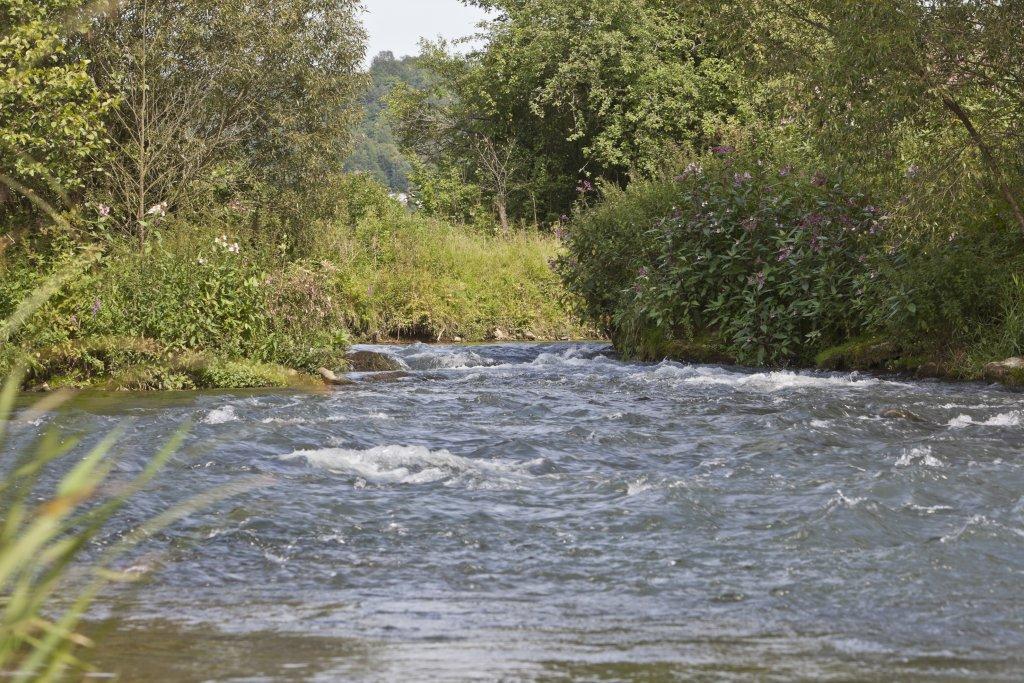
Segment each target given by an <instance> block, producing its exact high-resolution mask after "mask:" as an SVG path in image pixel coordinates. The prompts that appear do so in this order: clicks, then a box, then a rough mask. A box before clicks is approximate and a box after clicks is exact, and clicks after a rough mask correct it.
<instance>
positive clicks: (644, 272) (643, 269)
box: [636, 266, 648, 277]
mask: <svg viewBox="0 0 1024 683" xmlns="http://www.w3.org/2000/svg"><path fill="white" fill-rule="evenodd" d="M636 274H637V276H639V277H647V275H648V271H647V266H640V270H638V271H637V273H636Z"/></svg>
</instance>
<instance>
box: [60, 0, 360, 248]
mask: <svg viewBox="0 0 1024 683" xmlns="http://www.w3.org/2000/svg"><path fill="white" fill-rule="evenodd" d="M358 8H359V4H358V2H357V1H356V0H260V1H259V2H255V3H253V2H241V1H235V0H229V1H227V2H224V1H219V0H218V1H216V2H214V1H212V0H181V1H177V2H164V3H152V2H146V0H139V1H130V2H121V3H115V5H114V6H113V7H112V9H111V11H109V12H107V13H105V14H104V15H103V16H102V17H101V18H100V19H98V20H97V21H96V22H95V25H94V26H93V28H92V30H91V31H90V32H89V34H88V37H87V39H86V40H83V41H81V43H80V45H79V46H78V49H79V52H80V53H81V54H82V55H83V56H86V57H88V58H89V59H90V60H91V64H90V70H91V72H92V73H93V74H94V76H95V78H96V79H97V81H98V82H99V83H101V85H103V87H105V88H106V89H109V90H111V91H114V92H118V93H121V94H122V97H121V100H120V103H119V105H118V107H117V108H116V110H115V111H114V112H113V113H112V114H111V116H110V117H109V124H110V125H109V127H110V131H111V136H112V138H113V146H112V154H113V156H112V159H111V161H110V163H109V164H107V165H106V166H105V168H104V173H103V175H102V176H101V177H98V178H97V179H96V183H95V187H94V193H95V194H96V196H97V198H98V200H100V201H102V202H103V203H104V204H106V205H109V206H110V207H112V209H113V210H112V213H111V223H112V224H114V225H117V226H118V227H120V228H121V230H122V231H123V232H125V233H127V234H129V235H133V236H136V237H138V238H139V239H140V240H141V241H144V238H145V236H146V233H147V232H148V230H147V229H146V228H147V226H145V225H144V223H145V221H146V220H147V218H146V217H147V213H148V212H149V210H150V208H151V207H155V206H161V207H163V208H164V209H166V210H168V211H170V212H171V213H172V214H173V215H176V216H177V217H179V218H182V219H188V218H189V217H194V216H195V215H202V214H205V213H206V212H207V211H209V210H210V207H211V205H213V206H216V205H228V204H230V205H234V206H236V207H238V210H239V211H240V212H244V213H246V214H247V215H249V217H250V219H251V220H252V221H253V222H255V223H260V224H269V225H271V227H273V228H274V229H277V230H281V231H287V232H290V233H292V234H297V233H299V232H302V231H304V230H306V229H307V228H308V227H309V226H310V225H311V224H312V223H313V222H314V221H315V220H317V219H325V218H330V217H332V216H333V210H334V200H335V199H336V195H335V194H334V192H333V190H334V188H335V184H336V182H337V180H338V177H339V176H340V175H341V172H342V165H343V160H344V158H345V156H346V155H347V153H348V151H349V148H350V143H351V140H352V128H353V126H354V125H355V123H356V122H357V120H358V117H359V109H358V103H357V98H358V96H359V94H360V93H361V90H362V87H363V85H364V82H365V78H364V76H363V75H362V74H361V73H359V72H358V66H359V63H360V62H361V61H362V57H363V50H364V40H365V33H364V31H363V28H362V26H361V24H360V23H359V21H358V18H357V14H358Z"/></svg>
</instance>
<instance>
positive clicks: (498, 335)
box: [491, 327, 508, 341]
mask: <svg viewBox="0 0 1024 683" xmlns="http://www.w3.org/2000/svg"><path fill="white" fill-rule="evenodd" d="M491 339H493V340H494V341H505V340H506V339H508V333H507V332H506V331H505V330H503V329H501V328H500V327H495V328H494V329H493V330H491Z"/></svg>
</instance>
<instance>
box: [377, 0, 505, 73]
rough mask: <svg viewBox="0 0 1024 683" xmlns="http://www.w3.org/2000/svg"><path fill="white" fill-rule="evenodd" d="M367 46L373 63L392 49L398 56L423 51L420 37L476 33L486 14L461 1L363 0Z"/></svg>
mask: <svg viewBox="0 0 1024 683" xmlns="http://www.w3.org/2000/svg"><path fill="white" fill-rule="evenodd" d="M363 4H364V5H365V6H366V9H367V11H366V13H365V14H364V15H363V20H364V21H365V22H366V31H367V33H369V36H370V40H369V44H368V45H367V49H366V59H367V62H369V61H370V60H371V59H373V57H374V56H375V55H376V54H377V53H378V52H382V51H384V50H391V51H392V52H394V53H395V56H396V57H403V56H405V55H412V54H416V53H418V52H419V48H418V44H419V40H420V38H430V39H434V38H437V37H438V36H442V37H444V38H461V37H463V36H466V35H469V34H471V33H473V32H474V30H475V26H476V23H477V22H479V21H480V20H481V19H483V18H484V16H485V14H484V12H483V11H482V10H480V9H479V8H477V7H466V6H465V5H463V4H462V3H461V2H459V0H363Z"/></svg>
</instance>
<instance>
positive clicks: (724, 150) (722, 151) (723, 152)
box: [711, 145, 736, 157]
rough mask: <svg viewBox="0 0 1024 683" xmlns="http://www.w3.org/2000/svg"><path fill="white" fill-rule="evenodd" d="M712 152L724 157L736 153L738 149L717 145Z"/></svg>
mask: <svg viewBox="0 0 1024 683" xmlns="http://www.w3.org/2000/svg"><path fill="white" fill-rule="evenodd" d="M711 151H712V152H713V153H714V154H717V155H719V156H723V157H724V156H727V155H729V154H732V153H733V152H735V151H736V148H735V147H733V146H732V145H716V146H714V147H712V148H711Z"/></svg>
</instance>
